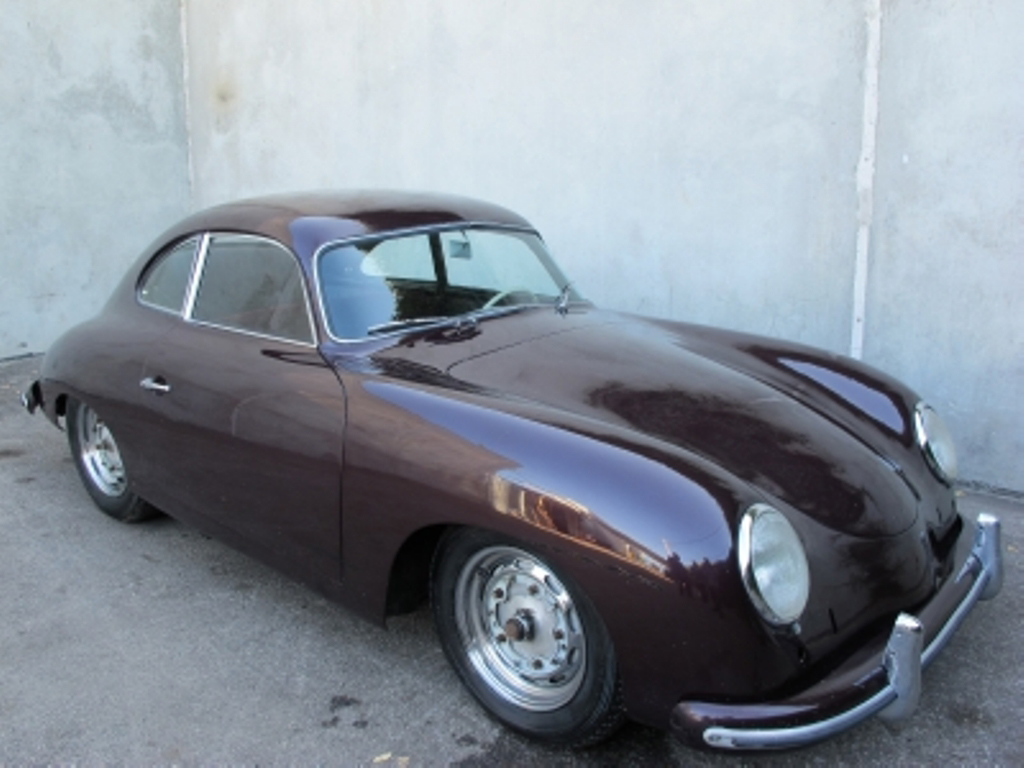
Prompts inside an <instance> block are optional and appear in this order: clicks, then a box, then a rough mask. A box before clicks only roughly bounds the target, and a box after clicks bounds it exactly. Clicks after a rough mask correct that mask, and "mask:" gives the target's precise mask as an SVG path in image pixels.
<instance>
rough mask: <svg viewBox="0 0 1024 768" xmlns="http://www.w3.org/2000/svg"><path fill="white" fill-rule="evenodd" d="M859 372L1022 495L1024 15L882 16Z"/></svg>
mask: <svg viewBox="0 0 1024 768" xmlns="http://www.w3.org/2000/svg"><path fill="white" fill-rule="evenodd" d="M882 37H883V57H882V77H881V83H880V108H879V133H878V136H879V141H878V165H877V173H876V181H875V214H874V230H873V238H872V242H873V246H872V249H871V255H870V281H869V291H868V304H867V313H866V333H865V357H866V358H867V359H868V360H869V361H871V362H873V363H877V364H878V365H880V366H881V367H884V368H886V369H888V370H890V371H892V372H893V373H895V374H897V375H898V376H900V377H902V378H904V379H906V380H907V381H910V382H913V383H914V385H915V386H916V387H918V389H919V390H920V391H921V393H922V394H923V395H924V396H925V397H927V398H928V399H929V400H931V401H934V402H935V403H936V405H937V406H938V407H940V408H941V410H942V412H943V413H944V414H945V415H946V418H947V421H948V422H949V424H950V427H951V428H952V429H953V431H954V433H955V434H956V435H957V437H958V438H959V444H958V448H959V452H960V459H961V464H962V465H963V467H964V474H965V475H966V476H967V477H968V478H970V479H973V480H976V481H980V482H982V483H985V484H989V485H995V486H1001V487H1004V488H1013V489H1016V490H1018V491H1020V490H1024V472H1022V467H1021V458H1020V457H1021V456H1024V397H1022V395H1024V308H1022V306H1021V293H1022V291H1024V3H1020V2H1018V0H1001V1H999V2H969V3H960V2H955V0H935V1H934V2H929V3H895V2H894V3H887V4H886V7H885V15H884V17H883V33H882Z"/></svg>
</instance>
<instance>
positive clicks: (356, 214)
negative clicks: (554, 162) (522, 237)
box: [160, 190, 533, 258]
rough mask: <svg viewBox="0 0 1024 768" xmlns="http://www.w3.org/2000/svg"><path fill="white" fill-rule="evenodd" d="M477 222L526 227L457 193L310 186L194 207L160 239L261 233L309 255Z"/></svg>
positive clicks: (489, 205)
mask: <svg viewBox="0 0 1024 768" xmlns="http://www.w3.org/2000/svg"><path fill="white" fill-rule="evenodd" d="M460 223H465V224H482V225H494V226H501V227H515V228H524V229H530V230H532V229H533V227H531V226H530V224H529V222H527V221H526V219H524V218H523V217H522V216H520V215H518V214H516V213H513V212H512V211H510V210H508V209H506V208H502V207H501V206H497V205H493V204H492V203H487V202H484V201H482V200H475V199H473V198H469V197H460V196H457V195H446V194H437V193H425V192H398V191H391V190H351V191H313V192H296V193H292V194H281V195H271V196H266V197H254V198H249V199H246V200H239V201H236V202H230V203H225V204H222V205H217V206H214V207H212V208H207V209H205V210H202V211H199V212H197V213H195V214H193V215H191V216H189V217H188V218H186V219H184V220H183V221H181V222H180V223H179V224H177V225H176V226H174V227H172V228H171V229H170V230H168V231H167V232H166V233H164V235H163V236H162V237H161V238H160V242H161V243H162V244H167V243H170V242H172V241H175V240H180V239H181V238H183V237H187V236H188V235H191V234H194V233H197V232H211V231H219V232H243V233H250V234H256V235H264V236H266V237H271V238H274V239H276V240H279V241H281V242H283V243H285V244H286V245H288V246H290V247H292V248H293V249H294V250H295V251H296V252H297V253H298V254H299V255H300V256H302V257H305V258H309V257H310V256H311V255H312V254H313V253H314V252H315V251H316V250H317V248H319V247H320V246H321V245H323V244H324V243H328V242H333V241H336V240H341V239H346V238H351V237H360V236H367V235H374V234H381V233H386V232H394V231H398V230H406V229H415V228H421V227H433V226H444V225H458V224H460Z"/></svg>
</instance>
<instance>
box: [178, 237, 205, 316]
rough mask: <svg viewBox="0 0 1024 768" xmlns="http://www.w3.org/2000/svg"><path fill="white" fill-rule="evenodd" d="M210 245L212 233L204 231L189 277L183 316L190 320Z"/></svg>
mask: <svg viewBox="0 0 1024 768" xmlns="http://www.w3.org/2000/svg"><path fill="white" fill-rule="evenodd" d="M209 247H210V233H209V232H204V233H203V237H202V239H201V240H200V241H199V250H198V251H197V252H196V256H195V261H193V263H192V275H191V277H190V279H189V283H188V290H187V291H186V292H185V307H184V309H183V310H182V313H181V316H182V317H183V318H184V319H185V320H186V321H188V320H189V318H191V317H192V308H193V307H194V306H195V304H196V294H197V293H198V292H199V276H200V275H201V274H203V267H204V266H206V251H207V250H208V249H209Z"/></svg>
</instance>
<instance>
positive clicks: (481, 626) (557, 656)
mask: <svg viewBox="0 0 1024 768" xmlns="http://www.w3.org/2000/svg"><path fill="white" fill-rule="evenodd" d="M431 589H432V594H431V602H432V606H433V611H434V619H435V621H436V623H437V629H438V634H439V635H440V639H441V644H442V646H443V648H444V651H445V654H446V655H447V657H448V660H449V661H450V662H451V664H452V666H453V667H454V668H455V670H456V672H457V673H458V674H459V677H460V678H461V679H462V681H463V683H465V685H466V686H467V687H468V688H469V690H470V692H471V693H472V694H473V695H474V696H475V697H476V699H477V700H478V701H479V702H480V703H481V704H482V705H483V706H484V708H486V709H487V711H488V712H490V713H491V714H492V715H494V716H495V717H496V718H497V719H498V720H501V721H502V722H504V723H505V724H507V725H508V726H510V727H511V728H513V729H515V730H517V731H519V732H521V733H523V734H526V735H527V736H530V737H532V738H535V739H537V740H540V741H545V742H548V743H553V744H563V745H569V746H577V747H579V746H587V745H590V744H594V743H597V742H598V741H601V740H602V739H604V738H606V737H608V736H610V735H611V734H612V733H614V732H615V730H616V729H617V728H618V727H619V726H620V725H621V724H622V722H623V721H624V719H625V718H624V712H623V709H622V704H621V700H620V695H619V688H618V680H617V672H616V664H615V653H614V649H613V648H612V644H611V640H610V638H609V637H608V631H607V629H606V628H605V626H604V622H602V621H601V618H600V617H599V616H598V615H597V611H596V610H595V608H594V607H593V605H591V603H590V601H589V600H588V599H587V597H586V595H585V594H583V592H582V591H581V590H580V589H579V588H578V587H576V586H575V585H574V584H573V583H572V582H571V581H570V580H569V579H568V577H567V576H565V575H564V574H558V573H557V572H556V571H555V569H554V568H552V567H551V566H550V565H549V564H547V563H546V562H545V561H544V560H543V559H542V558H540V557H538V556H537V555H535V554H533V553H532V552H530V551H529V549H528V548H527V547H525V546H524V545H521V544H518V543H515V542H512V541H510V540H508V539H505V538H503V537H501V536H497V535H495V534H492V533H489V532H487V531H479V530H475V529H469V528H463V529H458V530H456V531H454V532H452V533H450V534H448V535H446V536H445V538H444V539H442V541H441V545H440V547H439V548H438V552H437V555H436V557H435V560H434V567H433V578H432V580H431Z"/></svg>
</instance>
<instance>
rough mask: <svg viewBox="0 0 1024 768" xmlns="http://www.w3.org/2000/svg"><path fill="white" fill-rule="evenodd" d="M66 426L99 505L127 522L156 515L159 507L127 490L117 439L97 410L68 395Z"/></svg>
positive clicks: (79, 466)
mask: <svg viewBox="0 0 1024 768" xmlns="http://www.w3.org/2000/svg"><path fill="white" fill-rule="evenodd" d="M67 426H68V443H69V444H70V446H71V455H72V457H73V458H74V460H75V467H76V468H77V469H78V474H79V476H80V477H81V478H82V483H83V484H84V485H85V490H86V491H88V492H89V495H90V496H91V497H92V500H93V501H94V502H95V503H96V506H98V507H99V508H100V509H101V510H102V511H103V512H104V513H106V514H108V515H110V516H111V517H112V518H114V519H115V520H120V521H121V522H124V523H138V522H142V521H143V520H148V519H149V518H151V517H154V516H155V515H156V514H157V512H156V510H155V509H153V507H151V506H150V505H149V504H147V503H146V502H145V501H143V500H142V499H140V498H139V497H138V496H136V495H135V494H134V493H132V492H131V491H130V490H128V473H127V471H126V470H125V466H124V461H123V459H122V458H121V451H120V450H119V449H118V447H117V441H116V440H115V439H114V434H113V432H111V431H110V428H109V427H108V426H107V424H106V422H104V421H103V419H102V418H100V416H99V415H98V414H97V413H96V411H94V410H93V409H92V408H90V407H89V406H88V405H86V404H85V403H82V402H79V401H77V400H70V399H69V400H68V404H67Z"/></svg>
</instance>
